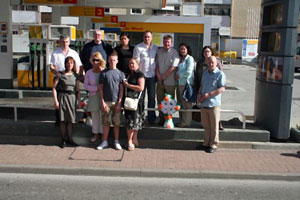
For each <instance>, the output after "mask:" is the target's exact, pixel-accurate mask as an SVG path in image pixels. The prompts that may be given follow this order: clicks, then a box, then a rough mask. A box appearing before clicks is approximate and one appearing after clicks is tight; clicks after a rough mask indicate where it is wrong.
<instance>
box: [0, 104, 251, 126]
mask: <svg viewBox="0 0 300 200" xmlns="http://www.w3.org/2000/svg"><path fill="white" fill-rule="evenodd" d="M0 107H8V108H13V109H14V120H15V122H17V121H18V112H17V111H18V110H17V109H18V108H31V109H45V110H54V106H50V105H32V104H30V105H28V104H0ZM77 110H78V111H83V110H82V109H77ZM145 111H159V109H158V108H146V109H145ZM180 111H181V112H201V110H200V109H181V110H180ZM221 113H237V114H239V115H241V117H242V123H243V129H246V116H245V115H244V113H243V112H241V111H238V110H222V109H221Z"/></svg>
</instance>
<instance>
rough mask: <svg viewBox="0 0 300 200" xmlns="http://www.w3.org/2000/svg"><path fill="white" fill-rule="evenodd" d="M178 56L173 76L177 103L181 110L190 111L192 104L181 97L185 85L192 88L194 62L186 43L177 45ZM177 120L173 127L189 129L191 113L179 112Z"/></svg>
mask: <svg viewBox="0 0 300 200" xmlns="http://www.w3.org/2000/svg"><path fill="white" fill-rule="evenodd" d="M179 55H180V63H179V65H178V71H177V73H176V75H175V79H176V80H177V81H178V86H177V91H176V94H177V102H178V103H179V104H180V105H181V107H182V108H183V109H192V107H193V105H192V102H188V101H186V100H185V99H184V97H183V93H184V90H185V88H186V84H189V85H188V86H191V87H190V88H192V87H193V85H194V69H195V61H194V58H193V57H192V52H191V48H190V46H189V45H188V44H186V43H181V44H180V45H179ZM179 119H180V122H179V123H177V124H176V125H175V126H177V127H189V126H190V125H191V122H192V113H191V112H180V111H179Z"/></svg>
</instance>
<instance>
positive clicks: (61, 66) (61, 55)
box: [50, 35, 82, 75]
mask: <svg viewBox="0 0 300 200" xmlns="http://www.w3.org/2000/svg"><path fill="white" fill-rule="evenodd" d="M59 43H60V47H58V48H56V49H55V50H54V51H53V53H52V55H51V59H50V70H51V72H52V73H53V74H54V75H58V73H59V72H64V71H65V59H66V57H69V56H71V57H72V58H74V60H75V62H76V72H77V73H78V72H79V69H80V67H81V65H82V63H81V60H80V58H79V55H78V53H77V52H76V51H74V50H73V49H71V48H70V47H69V45H70V37H69V36H68V35H62V36H60V40H59Z"/></svg>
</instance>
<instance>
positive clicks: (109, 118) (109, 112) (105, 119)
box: [102, 102, 121, 126]
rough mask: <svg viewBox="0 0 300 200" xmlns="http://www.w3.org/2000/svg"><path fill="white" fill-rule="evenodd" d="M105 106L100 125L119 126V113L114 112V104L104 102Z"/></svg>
mask: <svg viewBox="0 0 300 200" xmlns="http://www.w3.org/2000/svg"><path fill="white" fill-rule="evenodd" d="M105 103H106V105H107V109H106V112H103V111H102V125H104V126H111V125H113V126H120V125H121V112H116V103H115V102H105Z"/></svg>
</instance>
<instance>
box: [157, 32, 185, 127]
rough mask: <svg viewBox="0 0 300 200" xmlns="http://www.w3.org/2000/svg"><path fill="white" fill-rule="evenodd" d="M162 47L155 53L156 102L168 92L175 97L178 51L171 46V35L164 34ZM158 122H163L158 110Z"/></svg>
mask: <svg viewBox="0 0 300 200" xmlns="http://www.w3.org/2000/svg"><path fill="white" fill-rule="evenodd" d="M163 45H164V46H163V48H160V49H159V50H158V51H157V53H156V69H155V72H156V77H157V102H158V103H160V102H161V101H162V100H163V99H164V97H165V94H169V95H171V96H172V98H174V99H175V89H176V81H175V70H177V67H178V64H179V61H180V59H179V55H178V52H177V51H176V50H175V49H174V48H173V47H172V36H170V35H165V36H164V38H163ZM159 118H160V120H159V124H160V125H163V124H164V121H165V120H164V116H163V113H162V112H159Z"/></svg>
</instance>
